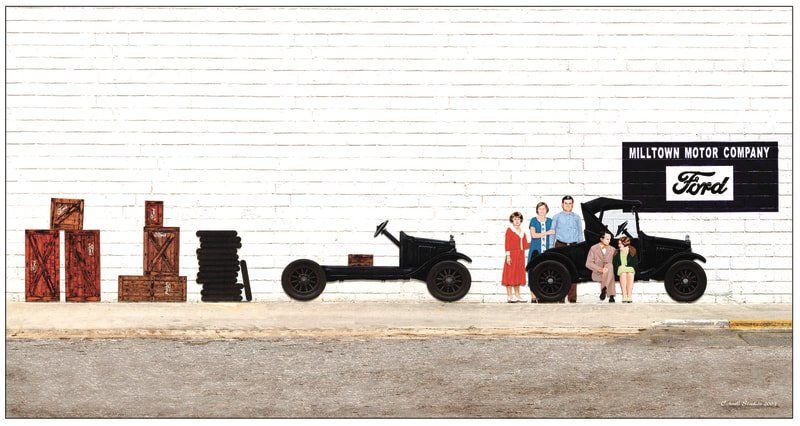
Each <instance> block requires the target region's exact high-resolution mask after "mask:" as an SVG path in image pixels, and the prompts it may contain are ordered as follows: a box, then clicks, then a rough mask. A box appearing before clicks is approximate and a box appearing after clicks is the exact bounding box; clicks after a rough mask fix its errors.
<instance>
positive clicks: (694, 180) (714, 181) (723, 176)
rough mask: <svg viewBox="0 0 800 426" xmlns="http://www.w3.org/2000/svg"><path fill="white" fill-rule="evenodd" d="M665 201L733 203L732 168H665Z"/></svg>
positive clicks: (733, 184)
mask: <svg viewBox="0 0 800 426" xmlns="http://www.w3.org/2000/svg"><path fill="white" fill-rule="evenodd" d="M666 178H667V179H666V185H665V188H664V189H665V190H666V191H665V192H666V195H667V201H733V192H734V191H735V183H734V179H733V166H667V170H666Z"/></svg>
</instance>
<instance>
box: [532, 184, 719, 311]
mask: <svg viewBox="0 0 800 426" xmlns="http://www.w3.org/2000/svg"><path fill="white" fill-rule="evenodd" d="M641 205H642V203H641V202H640V201H636V200H615V199H612V198H597V199H594V200H592V201H589V202H587V203H583V204H581V210H582V212H583V220H584V223H585V226H586V227H585V230H584V239H585V241H584V242H582V243H579V244H576V245H572V246H568V247H560V248H552V249H549V250H546V251H544V252H543V253H534V254H533V257H532V259H531V261H530V262H528V265H527V267H526V270H527V271H528V283H529V285H530V286H531V290H532V291H533V292H534V294H536V297H538V298H539V300H540V301H542V302H556V301H560V300H563V299H564V297H566V295H567V293H568V292H569V288H570V285H571V283H579V282H586V281H591V280H592V273H591V271H590V270H589V269H588V268H586V257H587V256H588V254H589V248H590V247H591V246H593V245H594V244H597V243H598V242H599V240H600V236H601V235H602V234H603V233H604V232H609V233H610V234H611V235H612V237H613V238H612V242H611V245H612V247H615V248H616V247H617V241H618V239H619V237H621V236H622V235H626V236H628V237H629V238H631V240H632V243H631V244H632V245H633V246H634V247H636V251H637V253H636V255H637V257H638V260H639V268H638V270H637V271H636V277H635V279H636V281H649V280H663V281H664V287H665V288H666V290H667V294H669V296H670V297H671V298H672V299H673V300H675V301H678V302H694V301H695V300H697V299H699V298H700V297H701V296H702V295H703V293H704V292H705V290H706V273H705V271H704V270H703V267H702V266H700V265H699V264H698V263H697V262H696V261H698V260H699V261H701V262H704V263H705V261H706V259H705V258H704V257H703V256H700V255H699V254H697V253H694V252H692V243H691V241H690V240H689V236H688V235H687V236H686V239H685V240H676V239H670V238H662V237H653V236H650V235H647V234H645V233H644V231H642V230H641V229H640V228H639V213H638V211H637V210H638V208H639V207H641ZM598 214H599V215H598ZM614 228H616V229H614ZM612 230H613V231H614V232H612ZM614 273H615V274H616V271H615V272H614Z"/></svg>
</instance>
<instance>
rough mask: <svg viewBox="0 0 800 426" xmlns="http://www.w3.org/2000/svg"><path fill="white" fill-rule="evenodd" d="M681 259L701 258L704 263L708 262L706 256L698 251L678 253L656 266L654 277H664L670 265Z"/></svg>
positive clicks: (660, 278) (661, 278)
mask: <svg viewBox="0 0 800 426" xmlns="http://www.w3.org/2000/svg"><path fill="white" fill-rule="evenodd" d="M681 260H699V261H701V262H703V263H706V258H705V257H703V256H701V255H699V254H697V253H691V252H689V253H678V254H676V255H674V256H672V257H670V258H669V259H667V260H666V261H665V262H664V263H662V264H661V265H660V266H659V267H658V268H656V270H655V272H654V273H653V277H654V278H655V279H658V280H663V279H664V274H666V273H667V269H669V267H670V266H672V265H674V264H675V262H678V261H681Z"/></svg>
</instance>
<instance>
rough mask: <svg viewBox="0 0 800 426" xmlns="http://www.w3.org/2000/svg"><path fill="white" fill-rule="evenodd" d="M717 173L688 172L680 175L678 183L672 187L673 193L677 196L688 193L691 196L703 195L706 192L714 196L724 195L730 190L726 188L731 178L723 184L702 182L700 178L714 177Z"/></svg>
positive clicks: (710, 181) (709, 181)
mask: <svg viewBox="0 0 800 426" xmlns="http://www.w3.org/2000/svg"><path fill="white" fill-rule="evenodd" d="M714 175H716V172H699V171H694V170H687V171H685V172H682V173H681V174H679V175H678V183H676V184H675V185H672V192H674V193H675V194H683V193H688V194H691V195H698V194H700V195H703V194H705V193H706V192H710V193H712V194H724V193H725V191H727V190H728V187H727V186H726V185H727V183H728V180H729V179H730V178H729V177H725V178H724V179H722V181H721V182H714V181H713V180H712V179H709V180H705V179H704V181H703V182H701V181H700V177H713V176H714Z"/></svg>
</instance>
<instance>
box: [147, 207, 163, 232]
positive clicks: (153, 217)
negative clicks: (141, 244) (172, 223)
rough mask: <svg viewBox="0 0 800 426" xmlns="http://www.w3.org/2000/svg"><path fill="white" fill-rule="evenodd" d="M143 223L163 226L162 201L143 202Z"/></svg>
mask: <svg viewBox="0 0 800 426" xmlns="http://www.w3.org/2000/svg"><path fill="white" fill-rule="evenodd" d="M144 225H145V226H164V202H163V201H145V202H144Z"/></svg>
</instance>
